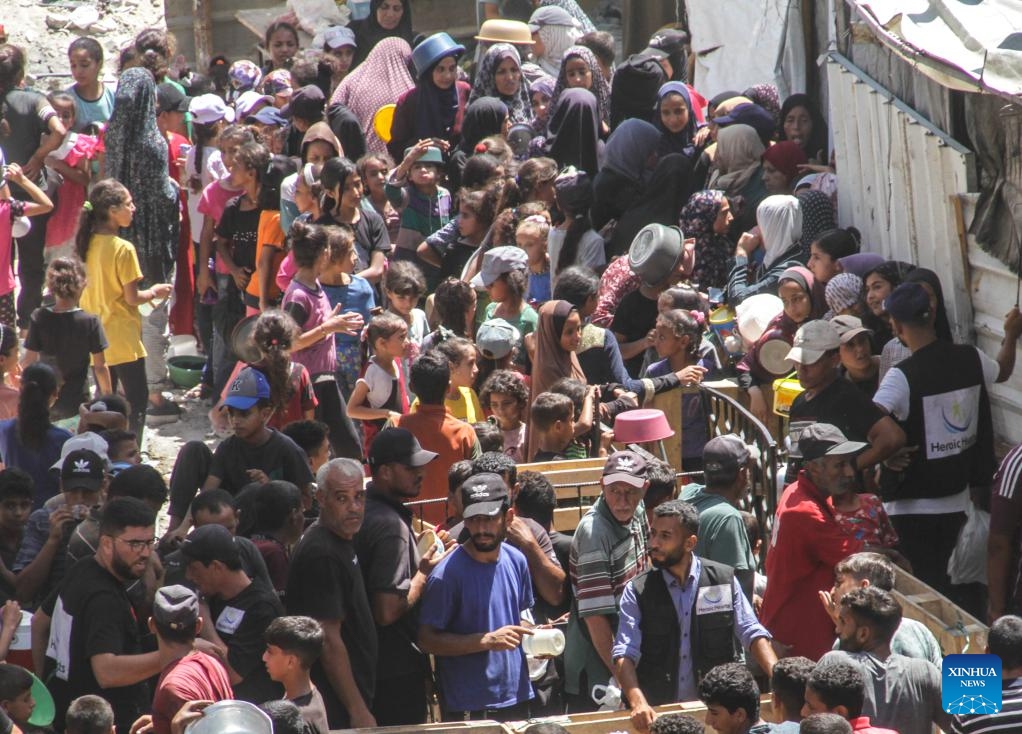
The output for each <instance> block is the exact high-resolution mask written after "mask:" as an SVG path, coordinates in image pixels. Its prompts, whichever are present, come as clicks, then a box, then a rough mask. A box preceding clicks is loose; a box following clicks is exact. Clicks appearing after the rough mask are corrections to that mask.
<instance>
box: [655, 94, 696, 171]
mask: <svg viewBox="0 0 1022 734" xmlns="http://www.w3.org/2000/svg"><path fill="white" fill-rule="evenodd" d="M653 124H654V125H655V126H656V128H657V130H659V131H660V144H659V145H658V146H657V154H658V155H661V156H665V155H670V154H671V153H681V154H683V155H687V156H688V157H689V158H696V157H697V153H698V151H697V149H696V146H695V137H696V127H697V124H698V123H697V122H696V115H695V111H694V110H693V109H692V96H691V95H690V94H689V90H688V86H686V85H685V84H683V83H682V82H667V84H665V85H663V86H662V87H660V91H659V92H657V100H656V109H655V111H654V114H653Z"/></svg>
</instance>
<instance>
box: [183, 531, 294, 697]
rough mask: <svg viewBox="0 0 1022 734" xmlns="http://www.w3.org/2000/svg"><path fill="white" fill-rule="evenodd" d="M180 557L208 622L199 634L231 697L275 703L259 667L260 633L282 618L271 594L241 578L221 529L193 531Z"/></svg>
mask: <svg viewBox="0 0 1022 734" xmlns="http://www.w3.org/2000/svg"><path fill="white" fill-rule="evenodd" d="M181 555H182V556H183V557H184V560H185V562H186V563H187V566H186V569H187V570H186V573H187V576H188V580H189V581H191V582H192V583H193V584H195V588H196V589H197V590H198V591H199V593H200V594H202V597H203V607H204V608H203V610H202V617H203V619H206V620H209V622H208V624H206V625H204V626H203V628H202V632H201V634H202V636H203V638H205V639H207V640H209V641H210V642H212V643H213V645H214V646H215V649H214V650H213V651H214V652H218V653H219V656H220V658H221V662H223V664H224V667H225V668H227V674H228V675H229V676H230V678H231V686H232V687H233V688H234V696H235V698H237V699H240V700H242V701H250V702H252V703H256V704H259V703H262V702H263V701H268V700H269V699H271V698H279V697H280V696H281V694H282V692H283V690H282V688H281V687H280V685H279V684H277V683H274V682H273V681H271V680H270V676H269V674H268V673H267V672H266V667H265V666H264V665H263V652H264V651H265V650H266V645H265V643H264V642H263V633H264V632H266V628H267V627H268V626H269V624H270V622H272V621H273V620H274V619H276V618H277V617H280V616H282V615H283V614H284V607H283V605H282V604H281V603H280V599H278V598H277V594H276V592H274V590H273V589H272V588H271V587H269V586H267V585H266V584H265V583H264V582H262V581H261V580H259V579H256V580H255V581H253V580H252V579H250V578H249V576H248V574H246V573H245V570H244V569H243V568H242V565H241V552H240V551H239V550H238V544H237V542H236V539H235V538H234V536H233V535H231V533H230V531H229V530H228V529H227V528H225V527H224V526H223V525H216V524H212V525H203V526H202V527H201V528H196V529H195V530H193V531H192V532H191V533H189V534H188V537H187V538H185V541H184V543H182V544H181Z"/></svg>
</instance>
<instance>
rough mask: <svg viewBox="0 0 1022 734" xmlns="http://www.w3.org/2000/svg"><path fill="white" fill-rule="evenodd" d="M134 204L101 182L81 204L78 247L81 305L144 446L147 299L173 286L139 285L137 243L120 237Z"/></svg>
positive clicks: (112, 184)
mask: <svg viewBox="0 0 1022 734" xmlns="http://www.w3.org/2000/svg"><path fill="white" fill-rule="evenodd" d="M134 216H135V203H134V202H133V201H132V198H131V193H129V191H128V190H127V189H126V188H124V186H123V185H122V184H121V183H119V182H117V181H115V180H113V179H112V178H108V179H104V180H102V181H100V182H98V183H97V184H96V185H95V186H94V187H93V189H92V192H91V193H90V194H89V199H88V201H86V202H85V206H83V207H82V214H81V217H80V218H79V222H78V234H77V235H76V238H75V248H76V250H77V251H78V257H79V258H80V259H81V261H82V262H83V263H85V273H86V277H87V280H86V285H85V290H84V292H83V293H82V308H83V309H85V310H86V311H88V312H90V313H94V314H96V315H97V316H99V320H100V322H101V323H102V324H103V331H104V333H105V334H106V336H107V340H108V341H109V344H110V346H109V347H107V350H106V352H105V355H104V356H105V358H106V364H107V366H108V367H109V368H110V382H111V385H112V387H113V389H114V390H115V391H116V390H117V386H118V385H122V386H123V387H124V395H125V397H126V398H127V399H128V402H129V403H130V404H131V412H130V413H129V415H128V429H129V430H130V431H132V432H133V433H134V434H135V435H136V436H138V442H139V445H141V444H142V432H143V430H144V429H145V412H146V407H147V405H148V403H149V388H148V385H147V383H146V372H145V358H146V350H145V347H144V346H142V315H141V313H139V309H138V307H139V306H141V305H142V304H143V303H152V302H153V301H163V300H165V299H167V298H168V297H169V296H170V294H171V291H172V290H173V286H172V285H171V284H170V283H158V284H156V285H154V286H152V287H151V288H146V289H140V288H139V283H140V282H141V280H142V268H141V266H140V265H139V262H138V254H137V253H136V252H135V247H134V245H132V244H131V243H130V242H128V241H127V240H124V239H121V238H120V237H119V236H118V235H119V233H120V231H121V229H123V228H126V227H129V226H131V221H132V219H133V218H134Z"/></svg>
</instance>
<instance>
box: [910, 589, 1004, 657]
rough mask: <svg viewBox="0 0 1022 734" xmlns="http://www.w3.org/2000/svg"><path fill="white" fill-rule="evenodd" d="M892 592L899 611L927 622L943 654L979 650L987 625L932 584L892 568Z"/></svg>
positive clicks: (981, 649) (983, 640)
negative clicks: (899, 607)
mask: <svg viewBox="0 0 1022 734" xmlns="http://www.w3.org/2000/svg"><path fill="white" fill-rule="evenodd" d="M895 572H896V576H895V581H894V592H893V593H894V596H895V598H896V599H897V600H898V602H899V603H900V604H901V610H902V615H904V616H905V617H906V618H908V619H914V620H916V621H917V622H920V623H922V624H924V625H926V627H927V629H929V630H930V632H932V633H933V636H934V637H936V638H937V642H939V643H940V647H941V650H942V651H943V653H944V654H945V655H951V654H953V653H958V654H961V653H970V654H982V653H984V652H985V651H986V646H987V635H988V634H989V632H990V629H989V628H988V627H987V626H986V625H985V624H983V623H982V622H981V621H980V620H978V619H976V618H975V617H974V616H972V615H971V614H969V613H968V612H966V611H965V610H964V609H962V608H960V607H958V606H956V605H955V604H954V602H952V601H951V600H950V599H948V598H947V597H946V596H944V595H943V594H941V593H940V592H938V591H937V590H936V589H934V588H933V587H931V586H928V585H927V584H924V583H923V582H922V581H920V580H919V579H917V578H916V577H915V576H912V575H911V574H909V573H906V572H905V571H902V570H901V569H895Z"/></svg>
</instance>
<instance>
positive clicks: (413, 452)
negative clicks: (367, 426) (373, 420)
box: [369, 428, 439, 467]
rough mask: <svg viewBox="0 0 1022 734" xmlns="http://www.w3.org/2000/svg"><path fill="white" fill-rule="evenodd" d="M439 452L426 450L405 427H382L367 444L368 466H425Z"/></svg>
mask: <svg viewBox="0 0 1022 734" xmlns="http://www.w3.org/2000/svg"><path fill="white" fill-rule="evenodd" d="M437 456H439V454H437V453H436V452H434V451H426V449H424V448H422V445H421V444H419V440H418V439H417V438H415V436H414V435H413V434H412V432H411V431H409V430H408V429H406V428H384V429H383V430H382V431H380V432H379V433H377V434H376V438H374V439H373V442H372V444H371V445H370V446H369V466H371V467H380V466H383V465H384V464H404V465H405V466H412V467H419V466H426V464H428V463H429V462H431V461H433V459H435V458H436V457H437Z"/></svg>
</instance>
